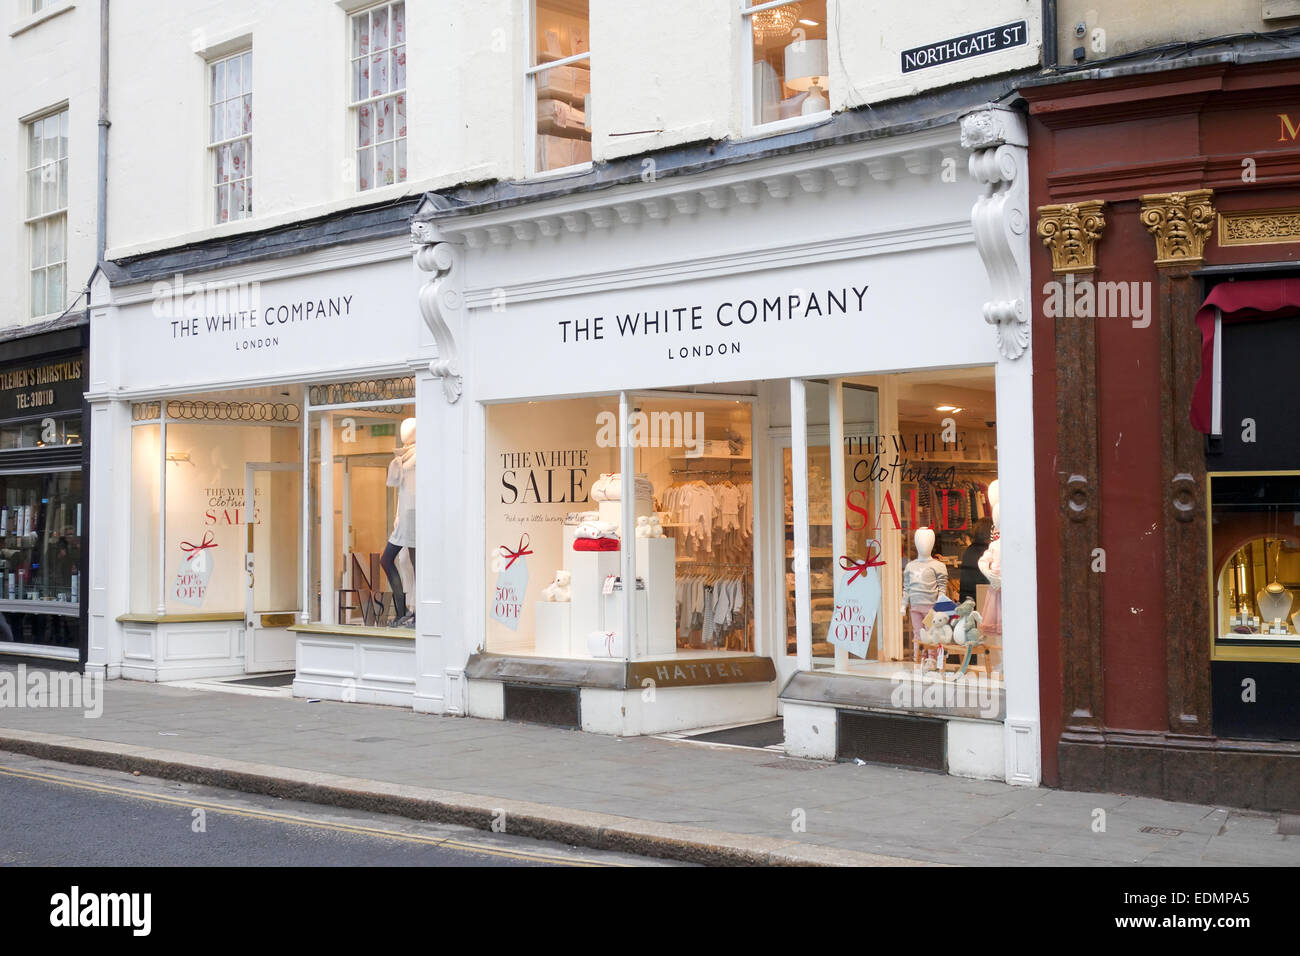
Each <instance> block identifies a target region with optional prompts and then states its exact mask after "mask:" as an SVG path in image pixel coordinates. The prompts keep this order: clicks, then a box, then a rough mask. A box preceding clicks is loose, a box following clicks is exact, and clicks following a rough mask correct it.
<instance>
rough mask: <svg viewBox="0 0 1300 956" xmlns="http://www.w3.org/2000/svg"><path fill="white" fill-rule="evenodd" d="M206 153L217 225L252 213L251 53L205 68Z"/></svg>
mask: <svg viewBox="0 0 1300 956" xmlns="http://www.w3.org/2000/svg"><path fill="white" fill-rule="evenodd" d="M208 90H209V92H208V117H209V124H208V132H209V136H208V155H209V156H210V157H211V160H210V163H211V168H212V175H213V177H214V178H213V210H214V218H215V220H216V222H217V223H218V224H220V223H223V222H233V221H235V220H237V219H247V218H248V217H249V216H251V215H252V214H253V53H252V51H251V50H245V51H244V52H242V53H236V54H234V55H233V56H228V57H224V58H222V59H220V60H216V61H214V62H212V63H210V64H209V65H208Z"/></svg>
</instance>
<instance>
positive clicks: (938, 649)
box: [921, 601, 957, 670]
mask: <svg viewBox="0 0 1300 956" xmlns="http://www.w3.org/2000/svg"><path fill="white" fill-rule="evenodd" d="M956 609H957V605H955V604H953V603H952V601H940V602H938V603H937V604H935V606H934V607H933V608H932V609H931V610H930V613H928V614H927V615H926V616H925V619H926V621H928V622H929V623H928V624H925V626H924V627H923V628H922V631H923V634H924V637H925V643H926V644H929V645H931V646H929V647H927V648H925V652H924V653H925V656H924V657H923V658H922V660H921V670H930V669H934V670H942V668H943V657H944V654H943V647H942V646H941V645H943V644H951V643H952V637H953V634H952V617H953V612H954V611H956Z"/></svg>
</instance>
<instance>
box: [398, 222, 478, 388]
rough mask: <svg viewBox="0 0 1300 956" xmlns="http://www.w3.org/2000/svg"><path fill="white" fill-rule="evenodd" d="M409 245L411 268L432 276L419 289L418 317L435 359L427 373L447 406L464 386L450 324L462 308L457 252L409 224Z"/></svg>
mask: <svg viewBox="0 0 1300 956" xmlns="http://www.w3.org/2000/svg"><path fill="white" fill-rule="evenodd" d="M411 242H412V243H413V244H414V245H415V247H416V248H415V265H416V267H417V268H418V269H420V271H421V272H431V273H433V275H432V276H431V277H430V278H429V279H428V281H426V282H425V283H424V285H423V286H421V287H420V314H421V315H422V316H424V322H425V324H426V325H427V326H428V327H429V331H430V332H432V333H433V339H434V342H435V343H436V344H437V346H438V357H437V358H436V359H434V360H433V361H432V362H430V363H429V371H430V372H432V373H433V374H434V375H435V376H436V377H438V378H440V379H442V391H443V394H444V395H445V396H446V398H447V402H448V403H449V404H455V402H456V401H457V400H458V399H459V398H460V395H461V391H462V390H463V387H464V382H463V379H462V377H461V373H460V361H459V354H458V351H457V347H456V338H455V335H454V334H453V332H452V321H453V320H454V319H455V318H458V317H459V316H460V315H461V313H462V311H463V310H464V307H465V298H464V296H463V295H462V294H461V290H460V274H459V273H460V256H461V253H460V250H459V249H458V248H456V247H455V245H454V244H452V243H450V242H445V241H439V240H438V239H437V237H436V234H435V233H434V229H433V225H432V224H431V223H428V222H414V223H412V224H411Z"/></svg>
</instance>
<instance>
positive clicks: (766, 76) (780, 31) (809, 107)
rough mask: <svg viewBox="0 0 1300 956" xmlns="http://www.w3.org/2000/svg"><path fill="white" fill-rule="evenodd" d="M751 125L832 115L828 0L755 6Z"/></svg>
mask: <svg viewBox="0 0 1300 956" xmlns="http://www.w3.org/2000/svg"><path fill="white" fill-rule="evenodd" d="M741 16H742V17H743V18H744V19H745V25H746V28H747V32H748V33H749V35H750V41H751V43H750V47H751V51H752V52H751V56H750V60H749V62H748V63H747V64H746V65H745V70H746V73H747V75H748V78H749V84H748V85H749V90H750V95H749V96H748V97H746V103H745V125H746V126H747V127H758V126H766V125H768V124H773V123H781V122H782V121H788V122H790V123H798V122H799V121H800V120H801V119H802V118H804V117H808V116H819V115H821V114H823V113H827V112H829V111H830V99H829V92H828V90H829V79H828V77H827V73H828V72H829V69H830V66H829V63H828V59H827V57H828V53H827V28H826V0H799V2H797V3H764V4H757V3H756V4H751V5H749V6H747V7H746V8H745V9H744V10H743V11H742V13H741Z"/></svg>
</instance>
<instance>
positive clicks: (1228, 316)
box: [1191, 279, 1300, 435]
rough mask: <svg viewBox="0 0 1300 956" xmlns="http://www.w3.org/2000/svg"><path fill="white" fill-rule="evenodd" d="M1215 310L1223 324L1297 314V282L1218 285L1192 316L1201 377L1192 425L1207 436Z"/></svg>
mask: <svg viewBox="0 0 1300 956" xmlns="http://www.w3.org/2000/svg"><path fill="white" fill-rule="evenodd" d="M1216 310H1217V311H1218V312H1219V313H1221V314H1222V315H1223V321H1224V322H1253V321H1255V320H1258V319H1276V318H1282V317H1283V316H1287V315H1300V279H1251V280H1249V281H1244V282H1221V283H1219V284H1218V285H1216V286H1215V287H1214V290H1213V291H1212V292H1211V293H1210V294H1209V295H1208V296H1207V297H1206V299H1205V303H1204V304H1203V305H1202V306H1201V308H1200V310H1199V311H1198V312H1197V313H1196V327H1197V328H1199V329H1200V330H1201V377H1200V378H1198V379H1197V380H1196V391H1195V392H1193V393H1192V412H1191V419H1192V425H1193V427H1195V428H1196V430H1197V431H1199V432H1204V433H1205V434H1207V435H1208V434H1210V429H1211V428H1212V427H1213V423H1212V420H1211V419H1212V409H1213V405H1214V390H1215V389H1216V388H1217V387H1219V384H1220V383H1217V382H1215V381H1214V326H1215V318H1216Z"/></svg>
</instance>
